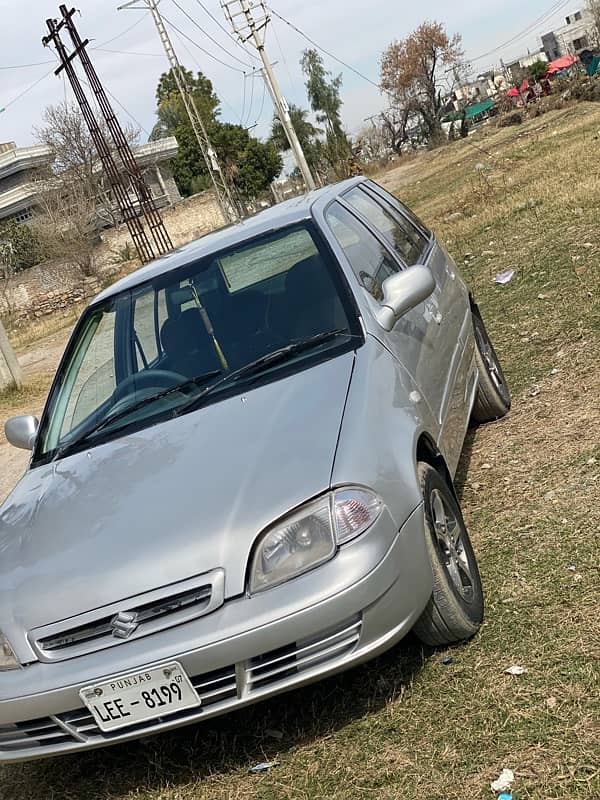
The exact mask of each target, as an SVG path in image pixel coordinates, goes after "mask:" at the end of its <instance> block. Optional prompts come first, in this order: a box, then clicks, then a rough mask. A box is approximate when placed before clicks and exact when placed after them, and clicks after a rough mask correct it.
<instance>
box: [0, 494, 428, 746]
mask: <svg viewBox="0 0 600 800" xmlns="http://www.w3.org/2000/svg"><path fill="white" fill-rule="evenodd" d="M394 528H395V526H394V523H393V521H392V520H391V518H390V517H389V516H387V515H383V517H382V518H381V519H380V520H379V521H378V523H376V525H375V526H373V529H372V530H371V531H369V533H368V534H366V535H365V536H364V537H361V539H359V540H357V541H356V542H355V543H351V544H350V545H347V546H346V547H345V548H343V549H342V551H341V552H340V553H339V554H338V555H337V556H336V558H335V559H333V560H332V561H331V562H329V563H328V564H324V565H323V566H322V567H319V568H318V569H317V570H314V571H313V572H311V573H308V574H306V575H304V576H302V577H301V578H298V579H296V580H295V581H294V584H295V586H296V588H297V589H298V591H299V594H300V595H303V597H304V604H303V607H302V608H300V609H299V610H296V611H294V612H293V613H286V612H287V611H288V609H285V608H283V607H281V606H279V605H278V604H277V601H276V598H278V597H283V596H284V595H282V594H280V593H279V592H278V589H277V588H276V589H273V590H270V591H267V592H264V593H262V595H258V596H257V597H256V598H237V599H234V600H231V601H228V602H227V603H225V606H223V607H222V609H219V610H218V611H216V612H214V613H213V614H211V615H209V616H208V617H205V618H203V619H202V620H198V621H197V622H196V623H190V625H189V626H188V625H186V626H181V628H184V627H185V628H186V629H187V628H188V627H190V628H194V627H197V632H200V631H201V626H206V625H207V624H208V622H207V621H208V620H212V622H211V623H210V624H211V631H212V636H213V639H214V638H216V636H220V638H219V639H218V640H217V641H211V642H210V643H206V644H200V646H196V647H195V648H193V649H183V648H182V647H181V644H180V648H181V649H177V647H175V646H173V644H171V646H170V650H166V649H165V647H166V646H168V645H167V643H168V642H169V637H170V636H173V635H175V636H176V635H177V631H178V629H173V630H172V631H170V632H168V634H169V635H165V636H163V635H156V636H151V637H148V638H147V639H146V640H145V641H144V640H142V642H138V643H133V642H132V643H128V644H126V645H124V646H123V647H117V648H113V649H112V650H110V651H105V652H104V653H96V654H94V655H93V656H86V657H85V658H84V657H80V658H77V659H73V660H72V661H70V662H61V663H56V664H39V663H38V664H33V665H31V666H28V667H25V668H24V669H23V670H19V671H16V670H15V671H14V673H13V672H7V673H4V674H3V675H0V686H1V697H2V698H3V699H1V700H0V761H2V762H10V761H25V760H29V759H34V758H42V757H47V756H52V755H59V754H63V753H70V752H75V751H78V750H87V749H91V748H95V747H102V746H104V745H107V744H111V743H117V742H125V741H128V740H131V739H137V738H139V737H140V736H144V735H149V734H155V733H157V732H160V731H166V730H169V729H170V728H176V727H178V726H180V725H184V724H188V723H192V722H198V721H200V720H204V719H210V718H211V717H214V716H217V715H219V714H223V713H226V712H228V711H230V710H232V709H235V708H241V707H243V706H245V705H248V704H250V703H254V702H257V701H258V700H262V699H265V698H267V697H271V696H273V695H276V694H279V693H280V692H283V691H287V690H288V689H292V688H295V687H299V686H302V685H304V684H307V683H310V682H312V681H315V680H318V679H320V678H322V677H325V676H327V675H331V674H333V673H335V672H339V671H341V670H343V669H347V668H348V667H350V666H354V665H356V664H360V663H361V662H363V661H366V660H368V659H370V658H373V657H374V656H376V655H378V654H379V653H381V652H383V651H384V650H386V649H387V648H389V647H391V646H392V645H393V644H394V643H395V642H397V641H398V640H399V639H400V638H402V636H404V635H405V634H406V633H407V632H408V631H409V630H410V629H411V627H412V626H413V624H414V622H415V621H416V619H417V618H418V617H419V615H420V614H421V612H422V610H423V608H424V607H425V605H426V604H427V601H428V599H429V597H430V595H431V591H432V575H431V569H430V566H429V562H428V559H427V554H426V551H425V541H424V536H423V510H422V507H419V508H418V509H416V510H415V511H414V512H413V514H412V515H411V516H410V517H409V519H408V520H407V521H406V523H405V524H404V525H403V526H402V529H401V530H400V532H399V533H397V532H395V531H394ZM382 546H383V548H384V549H383V554H382V552H381V550H382ZM378 551H379V555H377V554H378ZM374 559H376V563H372V562H373V560H374ZM370 561H371V563H369V562H370ZM361 563H362V567H359V565H360V564H361ZM359 569H360V575H357V570H359ZM344 573H345V586H344V588H342V589H339V590H338V588H337V587H338V586H339V576H340V575H341V574H344ZM332 578H334V580H332ZM327 585H329V592H330V593H329V596H326V597H322V591H321V590H322V587H323V586H327ZM331 587H334V589H333V591H332V588H331ZM279 588H282V587H279ZM311 588H312V591H310V589H311ZM283 591H285V592H286V593H287V594H288V595H289V594H290V592H289V587H288V588H287V589H285V588H284V589H283ZM265 598H266V600H265ZM258 599H260V602H259V603H257V604H256V605H254V602H253V601H255V600H258ZM265 603H266V604H267V605H270V606H271V610H270V619H269V620H265V619H264V617H263V615H261V613H256V612H258V611H260V608H262V606H261V605H260V604H265ZM282 612H283V613H282ZM219 615H221V616H222V619H221V620H219V619H218V617H219ZM232 619H235V620H236V621H237V624H236V626H235V628H237V629H238V630H237V633H234V632H233V631H234V629H233V628H228V625H227V624H226V623H227V621H228V620H232ZM240 629H241V630H240ZM229 633H231V635H228V634H229ZM188 636H189V633H188V632H186V635H182V633H181V631H180V632H179V641H180V643H181V641H185V642H187V641H189V638H188ZM202 638H203V637H202V636H198V637H197V639H198V641H201V640H202ZM159 639H160V640H161V643H162V645H163V646H157V644H156V642H158V640H159ZM134 645H135V648H134ZM141 647H143V648H144V651H145V652H144V656H143V658H140V657H139V655H138V656H135V657H137V661H136V663H131V656H130V657H129V658H127V659H126V658H125V657H124V654H125V653H126V652H127V653H129V654H131V653H132V652H134V649H135V651H136V652H138V651H139V649H140V648H141ZM174 660H176V661H178V662H179V663H180V664H181V665H182V666H183V668H184V669H185V670H186V672H187V674H188V675H189V676H190V678H191V681H192V684H193V685H194V688H195V689H196V691H197V693H198V695H199V697H200V700H201V705H200V706H199V707H197V708H193V709H190V710H187V711H181V712H178V713H176V714H173V715H169V716H166V717H164V718H160V719H156V720H152V721H149V722H145V723H140V724H137V725H132V726H131V727H129V728H125V729H122V730H119V731H116V732H114V733H102V732H101V731H100V729H99V728H98V727H97V725H96V723H95V721H94V719H93V718H92V715H91V714H90V713H89V712H88V710H87V708H85V707H84V706H83V705H82V703H81V700H80V698H79V690H80V689H81V688H82V687H84V686H89V685H90V683H95V682H100V681H104V680H106V679H107V678H110V676H111V675H117V674H123V673H125V672H126V671H130V670H142V669H148V668H151V667H152V666H154V665H156V664H160V663H163V662H165V661H174ZM99 669H100V670H101V671H100V672H99V671H98V670H99ZM24 679H27V680H26V683H25V682H24ZM11 680H12V681H13V682H14V684H15V685H14V686H13V691H12V693H11V687H10V683H11ZM67 682H68V685H64V683H67ZM56 684H59V685H58V686H57V685H56ZM23 685H26V686H28V687H31V686H32V685H35V686H36V687H37V691H36V693H35V694H29V693H27V694H21V693H20V692H19V686H23Z"/></svg>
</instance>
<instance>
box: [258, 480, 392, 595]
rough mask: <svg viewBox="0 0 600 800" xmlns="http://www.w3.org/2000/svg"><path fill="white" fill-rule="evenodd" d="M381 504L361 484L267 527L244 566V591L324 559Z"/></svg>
mask: <svg viewBox="0 0 600 800" xmlns="http://www.w3.org/2000/svg"><path fill="white" fill-rule="evenodd" d="M382 509H383V502H382V501H381V498H380V497H378V496H377V495H376V494H375V493H374V492H371V491H369V490H368V489H362V488H354V487H351V488H344V489H337V490H336V491H334V492H330V493H329V494H327V495H324V496H323V497H321V498H319V499H318V500H315V501H314V502H312V503H308V504H307V505H305V506H303V507H302V508H301V509H300V510H299V511H296V512H295V513H294V514H291V515H290V516H288V517H286V518H284V519H283V520H281V522H279V523H278V524H277V525H275V526H274V527H272V528H270V529H269V530H267V531H266V532H265V533H264V534H263V536H262V538H261V539H260V540H259V542H258V546H257V547H256V550H255V553H254V558H253V559H252V566H251V569H250V592H251V593H253V594H254V593H255V592H260V591H261V590H262V589H267V588H270V587H271V586H276V585H277V584H279V583H283V582H284V581H287V580H289V579H290V578H295V577H296V576H297V575H301V574H302V573H303V572H307V571H308V570H310V569H313V568H314V567H317V566H319V564H323V563H324V562H325V561H328V560H329V559H330V558H332V557H333V555H334V554H335V552H336V549H337V546H338V545H340V544H344V543H345V542H348V541H350V539H354V538H355V537H356V536H359V535H360V534H361V533H364V532H365V531H366V530H367V528H369V527H370V526H371V525H372V524H373V523H374V522H375V520H376V519H377V517H378V516H379V515H380V514H381V511H382Z"/></svg>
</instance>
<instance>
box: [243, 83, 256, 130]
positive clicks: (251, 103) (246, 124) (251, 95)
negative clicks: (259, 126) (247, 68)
mask: <svg viewBox="0 0 600 800" xmlns="http://www.w3.org/2000/svg"><path fill="white" fill-rule="evenodd" d="M253 108H254V76H252V83H251V84H250V106H249V108H248V117H247V119H246V121H245V122H242V126H243V127H244V128H247V127H248V125H249V123H250V119H251V117H252V109H253Z"/></svg>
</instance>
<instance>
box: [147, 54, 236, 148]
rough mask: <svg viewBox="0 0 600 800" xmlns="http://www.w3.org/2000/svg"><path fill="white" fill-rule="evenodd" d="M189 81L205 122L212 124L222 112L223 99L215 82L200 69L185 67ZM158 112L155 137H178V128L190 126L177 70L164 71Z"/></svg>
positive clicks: (153, 132)
mask: <svg viewBox="0 0 600 800" xmlns="http://www.w3.org/2000/svg"><path fill="white" fill-rule="evenodd" d="M182 70H183V73H184V75H185V79H186V83H187V85H188V86H189V87H190V89H191V92H192V96H193V98H194V102H195V104H196V108H197V109H198V113H199V114H200V117H201V118H202V121H203V122H204V124H205V125H207V126H208V125H211V124H212V123H214V122H215V121H216V120H217V117H218V116H219V114H220V113H221V110H220V102H219V98H218V97H217V95H216V94H215V91H214V89H213V85H212V81H211V80H210V78H207V77H206V75H203V74H202V73H201V72H198V73H197V74H196V76H194V74H193V73H192V72H191V70H189V69H186V68H185V67H182ZM156 106H157V108H156V115H157V117H158V122H157V123H156V125H155V126H154V128H153V130H152V134H151V136H150V138H151V139H162V138H164V137H165V136H175V135H176V134H177V129H178V128H179V127H181V126H182V125H184V126H186V127H187V126H189V124H190V122H189V118H188V115H187V112H186V110H185V106H184V104H183V100H182V99H181V95H180V94H179V89H178V88H177V82H176V81H175V76H174V75H173V70H172V69H170V70H169V71H168V72H163V74H162V75H161V76H160V79H159V81H158V86H157V87H156Z"/></svg>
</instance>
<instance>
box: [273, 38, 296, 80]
mask: <svg viewBox="0 0 600 800" xmlns="http://www.w3.org/2000/svg"><path fill="white" fill-rule="evenodd" d="M271 30H272V31H273V35H274V36H275V41H276V42H277V47H278V48H279V52H280V54H281V60H282V61H283V65H284V67H285V71H286V72H287V74H288V78H289V79H290V86H291V87H292V89H293V90H295V89H296V87H295V85H294V79H293V78H292V73H291V72H290V68H289V66H288V62H287V59H286V57H285V54H284V52H283V47H282V46H281V42H280V41H279V36H278V35H277V28H276V27H275V25H272V26H271Z"/></svg>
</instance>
